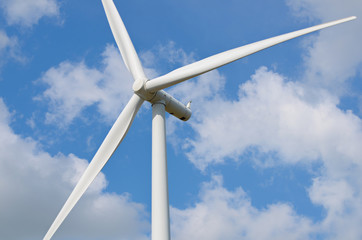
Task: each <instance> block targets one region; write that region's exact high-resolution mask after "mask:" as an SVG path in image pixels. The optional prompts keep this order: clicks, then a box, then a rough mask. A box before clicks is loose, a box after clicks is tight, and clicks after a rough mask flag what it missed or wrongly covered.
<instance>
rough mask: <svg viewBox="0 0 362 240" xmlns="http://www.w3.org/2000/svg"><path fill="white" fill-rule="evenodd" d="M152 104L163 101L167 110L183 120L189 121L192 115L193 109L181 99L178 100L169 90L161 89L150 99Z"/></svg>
mask: <svg viewBox="0 0 362 240" xmlns="http://www.w3.org/2000/svg"><path fill="white" fill-rule="evenodd" d="M149 102H151V103H152V104H155V103H162V104H164V105H165V110H166V112H168V113H169V114H172V115H174V116H175V117H177V118H179V119H181V120H182V121H187V120H189V119H190V117H191V113H192V112H191V109H190V108H189V107H187V106H185V105H184V104H183V103H181V102H180V101H178V100H176V99H175V98H174V97H172V96H171V95H170V94H168V93H167V92H165V91H163V90H160V91H157V92H156V94H155V96H154V97H153V98H152V99H151V100H149Z"/></svg>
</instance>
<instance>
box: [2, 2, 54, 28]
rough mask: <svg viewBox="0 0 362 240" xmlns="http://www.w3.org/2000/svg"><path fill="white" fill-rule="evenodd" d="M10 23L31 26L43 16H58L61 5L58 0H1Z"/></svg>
mask: <svg viewBox="0 0 362 240" xmlns="http://www.w3.org/2000/svg"><path fill="white" fill-rule="evenodd" d="M0 7H1V8H2V9H3V11H4V13H5V17H6V20H7V22H8V24H10V25H14V24H18V25H22V26H25V27H31V26H32V25H34V24H37V23H38V21H39V20H40V19H41V18H42V17H57V16H58V15H59V5H58V2H57V1H56V0H26V1H23V0H0Z"/></svg>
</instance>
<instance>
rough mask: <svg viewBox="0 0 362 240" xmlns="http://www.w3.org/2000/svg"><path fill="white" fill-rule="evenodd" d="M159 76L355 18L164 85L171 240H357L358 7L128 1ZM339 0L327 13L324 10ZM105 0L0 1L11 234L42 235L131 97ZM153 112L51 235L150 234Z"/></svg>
mask: <svg viewBox="0 0 362 240" xmlns="http://www.w3.org/2000/svg"><path fill="white" fill-rule="evenodd" d="M115 4H116V6H117V8H118V10H119V12H120V15H121V16H122V18H123V20H124V22H125V25H126V27H127V30H128V32H129V34H130V37H131V39H132V41H133V43H134V45H135V48H136V50H137V52H138V54H139V56H140V58H141V60H142V63H143V66H144V68H145V71H146V73H147V75H148V76H149V77H150V78H152V77H155V76H158V75H162V74H164V73H167V72H169V71H171V70H173V69H175V68H177V67H180V66H183V65H185V64H187V63H191V62H193V61H196V60H199V59H202V58H204V57H208V56H210V55H213V54H216V53H219V52H222V51H225V50H229V49H231V48H234V47H238V46H241V45H245V44H247V43H251V42H255V41H258V40H262V39H264V38H268V37H272V36H276V35H279V34H282V33H286V32H290V31H294V30H299V29H301V28H305V27H309V26H312V25H315V24H319V23H322V22H327V21H331V20H336V19H339V18H343V17H348V16H351V15H356V16H357V17H359V18H358V19H357V20H355V21H353V22H349V23H345V24H342V25H339V26H336V27H333V28H329V29H326V30H323V31H321V32H319V33H315V34H311V35H308V36H305V37H301V38H299V39H297V40H292V41H290V42H287V43H284V44H281V45H278V46H275V47H273V48H270V49H267V50H265V51H262V52H259V53H257V54H255V55H252V56H249V57H247V58H244V59H242V60H239V61H237V62H234V63H231V64H229V65H227V66H224V67H222V68H220V69H218V70H214V71H212V72H210V73H207V74H205V75H202V76H200V77H198V78H196V79H192V80H189V81H187V82H184V83H181V84H179V85H178V86H176V87H173V88H170V89H167V91H168V92H170V93H172V94H173V95H174V96H176V97H177V98H178V99H180V100H182V101H183V102H185V103H186V102H187V101H189V100H192V110H193V116H192V118H191V119H190V120H189V121H188V122H181V121H179V120H178V119H174V118H173V117H172V116H171V117H170V116H168V119H167V132H168V133H167V140H168V153H167V154H168V167H169V192H170V205H171V232H172V239H175V240H182V239H190V240H191V239H210V240H219V239H220V240H221V239H230V240H232V239H235V240H236V239H238V240H239V239H361V238H362V230H361V228H360V223H361V222H362V208H361V206H362V192H361V189H362V178H361V174H362V150H361V149H362V148H361V147H360V144H361V142H362V119H361V118H362V105H361V104H362V98H361V93H362V84H361V80H362V75H361V70H362V67H361V66H362V54H361V53H362V46H361V44H360V43H361V41H362V32H361V30H360V29H361V27H362V26H361V25H362V22H361V18H362V16H359V15H361V14H360V13H362V3H361V2H360V1H358V0H348V1H340V0H332V1H326V0H313V1H312V0H299V1H292V0H284V1H279V0H277V1H266V0H258V1H226V2H225V1H223V2H221V1H214V0H211V1H205V0H199V1H194V0H193V1H191V0H186V1H182V2H181V1H162V0H155V1H145V0H137V1H118V0H115ZM326 6H328V7H326ZM132 81H133V80H132V78H131V76H130V74H129V73H128V71H127V69H126V68H125V66H124V64H123V62H122V59H121V56H120V54H119V52H118V50H117V48H116V45H115V41H114V39H113V36H112V33H111V31H110V28H109V26H108V22H107V19H106V16H105V13H104V10H103V7H102V4H101V1H85V0H78V1H67V0H64V1H60V0H58V1H57V0H28V1H21V0H0V237H1V239H17V240H18V239H19V240H20V239H39V238H42V237H43V236H44V234H45V233H46V231H47V229H48V227H49V226H50V224H51V222H52V221H53V220H54V218H55V216H56V214H57V213H58V211H59V210H60V208H61V206H62V205H63V204H64V202H65V200H66V199H67V197H68V196H69V194H70V192H71V190H72V189H73V187H74V185H75V183H76V182H77V180H78V179H79V177H80V175H81V174H82V172H83V171H84V169H85V167H86V166H87V164H88V161H89V160H90V159H92V157H93V155H94V153H95V152H96V150H97V148H98V147H99V145H100V144H101V142H102V140H103V138H104V137H105V135H106V134H107V132H108V130H109V129H110V127H111V126H112V123H113V121H114V120H115V118H116V117H117V115H118V114H119V113H120V111H121V110H122V109H123V107H124V106H125V104H126V103H127V101H128V99H129V98H130V96H131V95H132V90H131V87H132ZM151 118H152V114H151V108H150V105H149V104H148V103H146V104H144V105H143V107H142V108H141V110H140V112H139V114H138V115H137V117H136V119H135V121H134V123H133V125H132V127H131V130H130V131H129V133H128V135H127V137H126V138H125V140H124V141H123V142H122V144H121V145H120V147H119V148H118V150H117V151H116V152H115V154H114V155H113V156H112V158H111V159H110V161H109V162H108V164H107V165H106V167H105V168H104V169H103V171H102V173H101V174H100V175H99V177H98V178H97V179H96V180H95V182H94V183H93V184H92V186H91V188H90V189H89V190H88V191H87V193H86V194H85V195H84V196H83V198H82V199H81V200H80V201H79V203H78V204H77V205H76V207H75V208H74V209H73V211H72V212H71V214H70V215H69V216H68V218H67V219H66V220H65V222H64V224H63V225H62V226H61V227H60V229H59V230H58V232H57V233H56V234H55V236H54V239H59V240H65V239H140V240H141V239H142V240H143V239H150V224H151V222H150V214H151V212H150V209H151V205H150V204H151Z"/></svg>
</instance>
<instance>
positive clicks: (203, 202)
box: [171, 176, 314, 240]
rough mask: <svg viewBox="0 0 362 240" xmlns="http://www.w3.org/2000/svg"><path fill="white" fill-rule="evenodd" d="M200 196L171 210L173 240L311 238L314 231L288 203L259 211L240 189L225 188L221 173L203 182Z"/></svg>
mask: <svg viewBox="0 0 362 240" xmlns="http://www.w3.org/2000/svg"><path fill="white" fill-rule="evenodd" d="M199 197H200V199H199V201H198V202H197V203H196V204H195V206H193V207H189V208H186V209H183V210H180V209H176V208H172V209H171V216H172V235H173V236H172V239H175V240H183V239H189V240H192V239H195V240H196V239H209V240H224V239H228V240H242V239H255V240H262V239H310V236H312V235H313V234H314V226H313V225H312V222H311V221H310V220H309V219H307V218H306V217H302V216H298V215H297V214H296V213H295V211H294V210H293V208H292V207H291V206H290V205H289V204H286V203H277V204H272V205H269V206H268V207H266V208H265V209H261V210H259V209H257V208H255V207H253V206H252V205H251V201H250V199H249V198H248V197H247V195H246V193H245V192H244V191H243V190H242V189H241V188H237V189H236V190H235V191H229V190H227V189H225V188H224V187H223V186H222V178H221V177H220V176H213V179H212V181H211V182H208V183H204V184H203V187H202V189H201V192H200V196H199Z"/></svg>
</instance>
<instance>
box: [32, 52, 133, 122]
mask: <svg viewBox="0 0 362 240" xmlns="http://www.w3.org/2000/svg"><path fill="white" fill-rule="evenodd" d="M102 57H103V59H102V67H101V68H100V69H97V68H91V67H88V66H86V64H85V63H84V62H78V63H71V62H69V61H64V62H62V63H60V64H59V65H58V66H57V67H53V68H51V69H49V70H48V71H46V72H45V73H44V75H43V76H42V78H41V79H40V81H41V82H43V83H45V84H46V85H48V88H47V89H46V90H45V91H44V93H43V94H42V96H38V97H37V98H36V99H38V100H45V101H49V104H50V111H49V112H48V113H47V115H46V120H47V122H48V123H57V124H61V125H62V126H67V125H68V124H70V123H71V122H72V121H73V119H74V118H76V117H80V116H81V113H82V111H83V110H84V109H86V108H87V107H90V106H93V105H96V106H97V109H98V111H99V113H100V114H102V116H104V118H105V119H106V120H107V121H111V120H113V119H115V118H116V116H117V115H118V114H119V113H120V112H121V110H122V109H123V107H124V106H125V104H126V103H127V102H128V100H129V99H130V97H131V95H132V93H133V92H132V83H133V80H132V77H131V75H130V73H129V72H128V70H127V69H126V67H125V66H124V64H123V62H122V59H121V56H120V54H119V52H118V50H117V49H116V48H115V47H114V46H113V45H108V46H107V47H106V49H105V51H104V52H103V54H102Z"/></svg>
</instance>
